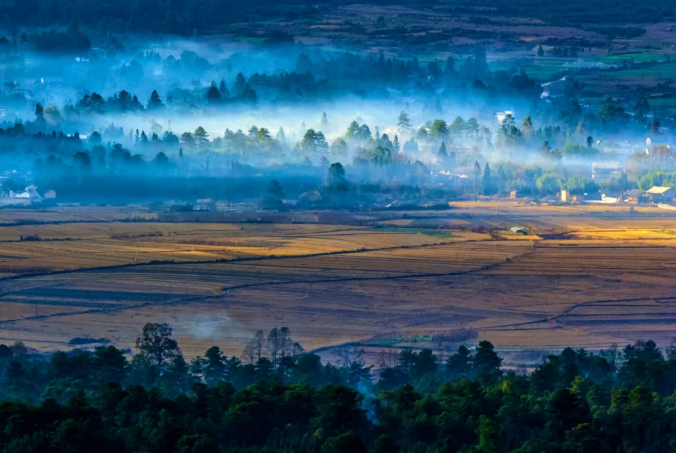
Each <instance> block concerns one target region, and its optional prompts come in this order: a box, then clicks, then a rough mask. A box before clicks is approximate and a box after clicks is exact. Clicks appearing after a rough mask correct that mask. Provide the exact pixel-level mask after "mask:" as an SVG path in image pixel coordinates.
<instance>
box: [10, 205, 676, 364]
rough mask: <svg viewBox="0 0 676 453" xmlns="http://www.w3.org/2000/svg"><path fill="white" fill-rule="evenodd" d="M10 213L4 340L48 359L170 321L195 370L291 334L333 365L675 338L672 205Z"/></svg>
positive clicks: (123, 343)
mask: <svg viewBox="0 0 676 453" xmlns="http://www.w3.org/2000/svg"><path fill="white" fill-rule="evenodd" d="M5 212H6V213H7V214H8V215H7V216H3V220H4V226H2V227H0V273H1V275H0V277H1V278H0V307H1V310H0V341H2V342H9V341H15V340H21V341H24V342H25V343H26V344H27V345H28V346H30V347H33V348H36V349H38V350H55V349H62V348H67V347H68V342H69V340H71V339H72V338H75V337H92V338H108V339H110V341H111V342H112V343H113V344H115V345H117V346H118V347H122V348H127V347H132V346H133V343H134V339H135V337H136V335H137V334H138V332H139V331H140V330H141V328H142V327H143V325H144V324H145V323H147V322H167V323H169V324H170V325H171V326H172V327H173V328H174V332H175V335H176V336H177V337H178V338H179V342H180V344H181V347H182V348H183V351H184V353H185V354H186V355H188V356H196V355H199V354H202V353H203V352H204V350H205V349H206V348H207V347H209V346H211V345H213V344H217V345H219V346H221V347H222V348H223V349H224V350H225V351H226V353H227V354H228V355H231V354H239V352H240V351H241V349H242V347H243V345H244V344H245V343H246V342H247V340H248V339H249V338H251V336H252V335H253V333H254V332H255V331H256V330H258V329H270V328H273V327H277V326H287V327H289V328H290V329H291V331H292V333H293V337H294V339H295V340H296V341H298V342H300V343H301V345H303V347H305V348H306V349H311V350H319V351H320V352H322V353H324V354H326V355H327V356H328V357H330V356H331V353H332V351H333V348H335V347H337V346H340V345H343V344H346V343H350V342H359V343H361V344H363V345H364V346H365V347H367V349H368V351H369V352H373V353H374V354H375V353H377V352H378V351H382V350H384V349H391V348H394V349H396V348H401V347H405V346H414V347H415V346H433V347H435V348H442V349H444V348H446V349H450V348H452V347H453V344H446V345H444V344H433V343H434V340H433V339H434V338H442V337H443V335H444V334H447V333H449V332H450V333H451V334H452V333H453V332H457V331H461V330H463V329H471V330H469V331H471V332H474V334H473V336H474V338H473V339H471V340H470V341H476V339H489V340H491V341H492V342H494V343H495V344H496V346H497V347H499V348H500V349H502V350H503V351H507V352H509V351H518V350H520V349H522V348H539V349H543V350H556V349H560V348H561V347H562V346H564V345H569V346H579V347H583V346H584V347H586V348H589V349H599V348H604V347H608V346H609V345H611V344H613V343H619V344H623V343H626V342H630V341H633V340H636V339H640V338H652V339H654V340H656V341H657V342H658V343H659V344H662V345H666V344H669V343H670V342H671V340H672V337H673V336H674V333H673V330H672V328H671V326H672V325H673V321H674V319H676V291H675V290H676V283H674V281H675V280H674V277H676V222H675V221H676V216H675V215H674V214H673V213H670V212H668V211H664V210H659V209H652V208H645V209H636V210H634V211H629V210H627V209H626V208H619V207H608V208H606V207H603V209H601V208H587V209H585V208H581V207H574V206H568V207H561V206H528V205H518V204H515V203H507V202H502V203H458V204H455V205H453V209H450V210H448V211H443V212H417V213H403V212H387V213H368V214H345V213H342V214H341V213H336V214H335V215H334V216H326V215H325V214H323V215H314V214H305V215H304V217H303V218H304V219H305V221H304V222H299V221H298V219H299V216H298V214H285V215H278V216H277V217H275V219H274V220H275V221H274V222H272V223H268V222H267V219H265V218H260V217H259V218H258V220H259V221H258V222H238V221H236V220H237V219H236V218H234V217H232V216H231V217H228V216H222V217H215V216H214V215H211V214H209V213H205V214H204V216H203V218H200V217H199V216H200V214H194V215H193V217H195V216H197V219H193V220H194V221H193V222H188V221H185V220H184V219H181V218H180V216H175V217H172V216H170V215H167V214H148V215H149V217H145V218H142V219H136V220H135V221H124V219H129V217H125V216H126V214H124V213H117V214H116V215H114V216H112V215H110V213H108V214H106V213H105V212H101V211H100V210H97V209H92V210H91V211H90V212H83V211H81V212H79V213H77V216H78V219H75V215H74V213H68V212H60V213H49V212H35V213H34V215H35V217H34V218H36V219H40V221H39V222H35V223H33V224H26V222H25V221H24V218H25V217H26V216H27V215H28V214H29V213H28V212H26V211H23V212H22V213H12V212H11V211H5ZM19 214H21V217H20V218H19ZM322 216H324V217H323V220H322ZM17 219H18V220H17ZM327 219H328V221H327ZM331 219H333V220H339V222H331V221H330V220H331ZM514 225H519V226H523V227H525V228H527V229H528V234H526V235H518V234H514V233H512V232H511V231H510V230H509V228H510V227H511V226H514ZM441 353H442V354H443V351H441Z"/></svg>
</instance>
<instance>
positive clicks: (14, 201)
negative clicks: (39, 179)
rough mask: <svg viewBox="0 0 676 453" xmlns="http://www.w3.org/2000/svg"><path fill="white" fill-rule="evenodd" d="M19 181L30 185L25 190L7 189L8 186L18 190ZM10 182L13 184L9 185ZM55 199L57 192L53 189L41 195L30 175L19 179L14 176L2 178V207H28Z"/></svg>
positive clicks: (0, 197) (0, 198)
mask: <svg viewBox="0 0 676 453" xmlns="http://www.w3.org/2000/svg"><path fill="white" fill-rule="evenodd" d="M17 179H19V181H22V182H24V183H25V184H28V185H27V186H26V187H25V188H24V189H23V190H14V189H10V188H7V186H12V187H14V188H16V185H17V183H16V180H17ZM10 181H13V183H12V184H9V182H10ZM55 199H56V192H55V191H54V190H51V189H48V190H45V191H44V192H43V193H42V195H40V193H39V192H38V188H37V187H36V186H34V185H33V184H31V178H30V175H22V176H21V177H19V178H17V177H16V175H13V174H4V175H2V176H0V206H27V205H32V204H37V203H43V202H44V201H49V200H55Z"/></svg>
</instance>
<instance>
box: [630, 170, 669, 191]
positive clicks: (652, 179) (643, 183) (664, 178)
mask: <svg viewBox="0 0 676 453" xmlns="http://www.w3.org/2000/svg"><path fill="white" fill-rule="evenodd" d="M637 185H638V188H639V189H641V190H648V189H650V188H651V187H653V186H662V187H676V172H664V171H652V172H650V173H646V174H644V175H642V176H641V177H640V178H639V179H638V182H637Z"/></svg>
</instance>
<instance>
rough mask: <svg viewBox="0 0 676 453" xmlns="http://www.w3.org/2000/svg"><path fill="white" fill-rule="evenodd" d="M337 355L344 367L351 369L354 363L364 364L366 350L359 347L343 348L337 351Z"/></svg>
mask: <svg viewBox="0 0 676 453" xmlns="http://www.w3.org/2000/svg"><path fill="white" fill-rule="evenodd" d="M336 353H337V354H338V357H340V359H341V360H342V362H343V366H344V367H346V368H350V367H351V366H352V364H354V363H357V364H359V365H363V364H364V348H358V347H357V346H342V347H340V348H338V349H337V350H336Z"/></svg>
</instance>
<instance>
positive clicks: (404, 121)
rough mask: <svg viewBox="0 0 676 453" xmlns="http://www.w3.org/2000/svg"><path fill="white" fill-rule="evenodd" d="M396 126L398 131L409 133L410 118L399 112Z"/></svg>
mask: <svg viewBox="0 0 676 453" xmlns="http://www.w3.org/2000/svg"><path fill="white" fill-rule="evenodd" d="M397 126H398V127H399V129H401V130H402V131H409V130H411V118H410V117H409V116H408V113H406V112H401V113H400V114H399V119H398V122H397Z"/></svg>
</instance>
